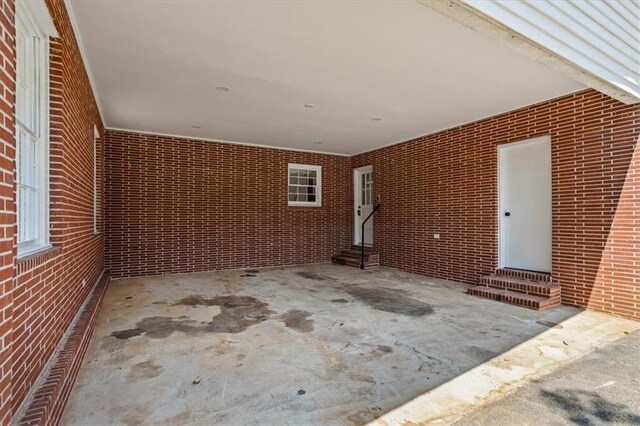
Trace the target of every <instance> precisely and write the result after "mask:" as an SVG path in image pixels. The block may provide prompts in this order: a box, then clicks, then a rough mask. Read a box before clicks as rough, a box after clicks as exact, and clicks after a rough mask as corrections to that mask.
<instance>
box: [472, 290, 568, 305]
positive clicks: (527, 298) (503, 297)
mask: <svg viewBox="0 0 640 426" xmlns="http://www.w3.org/2000/svg"><path fill="white" fill-rule="evenodd" d="M467 293H468V294H471V295H473V296H479V297H484V298H485V299H491V300H497V301H499V302H505V303H509V304H511V305H516V306H522V307H524V308H529V309H535V310H538V311H539V310H542V309H547V308H551V307H553V306H557V305H559V304H560V295H558V296H557V297H545V296H536V295H533V294H524V293H519V292H517V291H511V290H505V289H501V288H494V287H486V286H476V287H472V288H470V289H468V290H467Z"/></svg>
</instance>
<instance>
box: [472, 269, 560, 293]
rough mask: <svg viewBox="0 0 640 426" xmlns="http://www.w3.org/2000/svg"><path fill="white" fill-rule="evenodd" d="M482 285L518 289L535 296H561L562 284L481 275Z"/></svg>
mask: <svg viewBox="0 0 640 426" xmlns="http://www.w3.org/2000/svg"><path fill="white" fill-rule="evenodd" d="M480 285H482V286H486V287H493V288H502V289H504V290H511V291H517V292H519V293H524V294H533V295H535V296H546V297H555V296H558V297H559V296H560V285H558V284H554V283H550V282H545V281H531V280H528V279H524V278H515V277H511V276H507V275H497V274H494V275H488V276H485V277H480Z"/></svg>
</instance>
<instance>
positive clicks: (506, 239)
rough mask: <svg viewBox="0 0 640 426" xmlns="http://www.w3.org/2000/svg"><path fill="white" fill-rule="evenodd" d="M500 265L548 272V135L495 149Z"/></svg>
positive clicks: (549, 235) (549, 155) (549, 143)
mask: <svg viewBox="0 0 640 426" xmlns="http://www.w3.org/2000/svg"><path fill="white" fill-rule="evenodd" d="M498 161H499V163H498V167H499V176H498V179H499V191H498V193H499V195H498V198H499V199H498V212H499V215H500V219H499V222H498V226H499V234H500V237H499V238H500V242H499V244H500V247H499V250H500V262H499V263H500V266H501V267H503V268H514V269H525V270H528V271H539V272H551V138H550V137H549V136H543V137H539V138H535V139H530V140H527V141H522V142H515V143H510V144H505V145H501V146H500V147H499V148H498Z"/></svg>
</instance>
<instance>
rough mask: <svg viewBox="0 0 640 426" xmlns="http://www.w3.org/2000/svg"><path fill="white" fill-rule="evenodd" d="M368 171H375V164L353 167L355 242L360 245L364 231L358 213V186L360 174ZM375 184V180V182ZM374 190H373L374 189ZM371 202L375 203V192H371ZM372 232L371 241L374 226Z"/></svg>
mask: <svg viewBox="0 0 640 426" xmlns="http://www.w3.org/2000/svg"><path fill="white" fill-rule="evenodd" d="M366 172H373V166H372V165H369V166H363V167H357V168H355V169H353V243H354V244H355V245H360V237H361V236H360V233H361V231H362V229H361V226H362V225H361V223H360V217H359V216H358V214H357V211H358V205H359V203H358V191H360V188H359V186H358V183H359V182H360V181H359V175H361V174H363V173H366ZM374 184H375V182H374ZM372 192H373V191H372ZM371 198H372V200H371V202H372V203H373V193H372V194H371ZM372 220H373V218H371V219H369V221H372ZM371 232H372V234H371V241H373V228H372V231H371ZM365 245H366V246H370V245H372V244H366V243H365Z"/></svg>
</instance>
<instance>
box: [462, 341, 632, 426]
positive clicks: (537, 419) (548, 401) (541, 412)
mask: <svg viewBox="0 0 640 426" xmlns="http://www.w3.org/2000/svg"><path fill="white" fill-rule="evenodd" d="M639 356H640V332H639V331H636V332H634V333H630V334H629V335H627V336H625V337H623V338H621V339H620V340H617V341H615V342H613V343H609V344H608V345H605V346H603V347H602V348H598V349H596V350H595V351H593V352H591V353H590V354H587V355H585V356H584V357H583V358H580V359H579V360H577V361H575V362H572V363H570V364H568V365H566V366H564V367H561V368H559V369H558V370H556V371H554V372H553V373H551V374H549V375H546V376H544V377H541V378H540V379H538V380H536V381H534V382H532V383H530V384H528V385H527V386H525V387H522V388H521V389H519V390H518V391H516V392H514V393H513V394H511V395H508V396H507V397H505V398H503V399H501V400H499V401H497V402H495V403H493V404H490V405H488V406H487V407H484V408H482V409H481V410H478V411H476V412H475V413H474V414H473V415H471V416H469V417H467V418H465V419H463V420H460V421H459V422H457V423H456V425H457V426H482V425H487V424H494V425H505V426H511V425H521V426H529V425H530V426H537V425H585V426H589V425H598V424H615V425H640V374H639V373H638V357H639Z"/></svg>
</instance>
